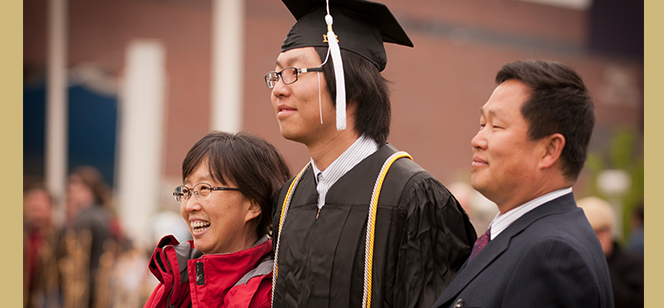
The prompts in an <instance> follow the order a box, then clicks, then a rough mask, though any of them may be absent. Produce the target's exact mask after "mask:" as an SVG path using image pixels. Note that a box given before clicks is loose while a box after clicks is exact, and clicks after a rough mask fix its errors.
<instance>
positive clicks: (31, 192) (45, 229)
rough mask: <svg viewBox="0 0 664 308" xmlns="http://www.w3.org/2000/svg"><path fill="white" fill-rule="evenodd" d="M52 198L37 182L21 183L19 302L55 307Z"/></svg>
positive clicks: (54, 229) (55, 281)
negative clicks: (20, 299) (21, 300)
mask: <svg viewBox="0 0 664 308" xmlns="http://www.w3.org/2000/svg"><path fill="white" fill-rule="evenodd" d="M53 207H54V204H53V198H52V196H51V195H50V194H49V192H48V191H47V190H46V188H45V187H44V186H43V185H42V184H41V183H26V184H24V192H23V241H24V245H23V273H24V274H23V286H24V288H23V290H24V292H23V295H24V297H23V305H24V307H59V304H60V292H59V281H58V278H59V277H58V263H57V262H58V261H57V257H56V253H55V250H56V247H57V243H58V236H57V232H56V227H55V225H54V224H53V220H52V214H53Z"/></svg>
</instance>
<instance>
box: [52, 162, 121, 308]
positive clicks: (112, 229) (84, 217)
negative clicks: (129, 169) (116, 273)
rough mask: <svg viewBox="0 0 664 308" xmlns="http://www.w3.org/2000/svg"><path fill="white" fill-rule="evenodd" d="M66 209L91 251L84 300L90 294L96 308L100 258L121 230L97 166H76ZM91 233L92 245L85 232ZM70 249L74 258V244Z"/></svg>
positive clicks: (69, 185) (88, 250)
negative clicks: (110, 241)
mask: <svg viewBox="0 0 664 308" xmlns="http://www.w3.org/2000/svg"><path fill="white" fill-rule="evenodd" d="M66 209H67V213H66V214H67V219H68V221H67V224H68V227H69V228H70V229H71V230H74V231H76V235H77V236H78V240H79V242H80V243H82V245H83V246H82V249H83V250H84V251H86V252H88V253H89V254H88V255H87V256H88V260H89V263H88V272H87V275H86V276H87V279H88V281H89V283H88V287H87V292H86V290H83V291H82V293H83V294H84V295H83V299H82V300H83V301H85V294H86V293H87V294H88V296H87V298H88V303H89V306H90V307H92V306H93V303H94V302H95V296H96V293H97V292H96V290H95V286H96V280H97V270H98V268H99V261H100V257H101V256H102V254H103V253H104V245H109V244H106V243H107V241H108V240H114V241H115V240H117V239H118V237H119V233H120V232H119V228H118V224H117V221H116V220H115V218H114V214H113V212H112V209H111V203H110V189H109V187H108V186H107V185H106V183H105V182H104V179H103V177H102V175H101V173H100V172H99V170H98V169H97V168H95V167H93V166H78V167H75V168H74V169H72V171H71V173H70V175H69V179H68V183H67V204H66ZM88 232H89V235H90V239H89V244H87V243H86V240H85V235H83V234H84V233H88ZM65 236H66V235H65ZM88 245H89V247H88ZM107 247H110V246H107ZM67 249H68V251H67V254H69V256H70V257H72V256H71V254H72V251H71V249H70V247H67ZM73 263H74V264H72V266H77V265H81V264H80V262H78V261H74V262H73ZM74 293H76V292H74ZM74 293H72V294H74ZM71 296H73V295H70V297H71Z"/></svg>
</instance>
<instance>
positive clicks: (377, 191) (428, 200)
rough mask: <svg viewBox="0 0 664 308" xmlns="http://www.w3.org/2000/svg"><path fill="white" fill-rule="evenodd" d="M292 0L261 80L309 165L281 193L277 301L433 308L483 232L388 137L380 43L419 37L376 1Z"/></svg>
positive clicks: (281, 303) (286, 133) (388, 113)
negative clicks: (272, 65)
mask: <svg viewBox="0 0 664 308" xmlns="http://www.w3.org/2000/svg"><path fill="white" fill-rule="evenodd" d="M284 3H285V4H286V6H287V7H288V9H289V10H290V12H291V13H292V14H293V16H294V17H295V18H296V19H297V22H296V23H295V25H294V26H293V27H292V28H291V30H290V31H289V32H288V34H287V36H286V39H285V40H284V42H283V45H282V46H281V53H280V54H279V56H278V57H277V61H276V69H275V70H274V71H272V72H269V73H267V74H266V75H265V81H266V84H267V86H268V88H270V89H272V92H271V96H270V97H271V101H272V105H273V107H274V111H275V113H276V116H277V120H278V122H279V128H280V131H281V134H282V136H283V137H285V138H286V139H289V140H293V141H296V142H299V143H302V144H304V145H305V146H306V147H307V149H308V151H309V155H310V156H311V161H310V162H309V163H308V164H307V165H306V166H305V167H304V168H303V169H302V171H301V172H300V173H299V174H298V175H297V176H296V177H294V178H292V179H291V180H290V181H289V182H287V183H286V185H285V186H284V187H283V188H282V189H281V192H280V194H279V195H278V197H277V200H275V202H276V204H275V207H274V215H273V243H274V246H275V268H274V270H273V274H274V277H273V290H274V291H273V307H277V308H278V307H344V308H346V307H430V306H431V305H432V304H433V303H434V301H435V300H436V298H438V296H440V294H442V292H443V291H444V290H445V288H446V286H447V285H448V284H449V283H450V282H451V281H452V278H453V277H454V275H455V274H456V272H457V270H458V269H459V267H460V266H461V265H462V264H463V262H464V261H465V260H466V258H467V257H468V255H469V254H470V250H471V247H472V244H473V242H474V241H475V239H476V234H475V231H474V228H473V226H472V225H471V223H470V221H469V219H468V215H467V214H466V213H465V212H464V211H463V209H462V207H461V206H460V205H459V203H458V202H457V200H456V199H455V198H454V196H452V194H450V192H449V191H448V190H447V189H446V188H445V187H444V186H443V185H442V184H441V183H440V182H439V181H438V180H436V179H435V178H434V177H433V176H432V175H431V174H430V173H429V172H427V171H426V170H424V169H423V168H422V167H420V166H418V165H417V164H416V163H415V162H414V161H413V160H412V157H410V155H408V154H407V153H405V152H400V151H398V150H397V149H396V148H395V147H394V146H392V145H391V144H389V143H387V137H388V134H389V128H390V116H391V107H390V96H389V93H388V87H387V80H385V79H384V78H383V76H382V75H381V73H380V72H381V71H382V70H383V69H384V68H385V65H386V62H387V56H386V53H385V49H384V46H383V43H384V42H389V43H395V44H399V45H405V46H410V47H412V46H413V43H412V42H411V41H410V39H409V38H408V35H406V33H405V32H404V30H403V29H402V28H401V26H400V25H399V23H398V22H397V20H396V19H395V17H394V16H393V15H392V13H391V12H390V11H389V9H388V8H387V7H386V6H385V5H383V4H380V3H375V2H370V1H360V0H352V1H351V0H329V3H326V1H324V0H317V1H312V0H284Z"/></svg>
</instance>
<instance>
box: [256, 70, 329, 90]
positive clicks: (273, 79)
mask: <svg viewBox="0 0 664 308" xmlns="http://www.w3.org/2000/svg"><path fill="white" fill-rule="evenodd" d="M322 71H323V68H322V67H309V68H297V67H293V66H291V67H287V68H285V69H282V70H281V71H279V72H275V71H272V72H268V73H267V74H265V84H266V85H267V87H268V88H270V89H273V88H274V86H275V85H277V82H279V78H281V80H283V82H284V84H292V83H294V82H296V81H297V79H298V77H299V76H300V74H303V73H308V72H322Z"/></svg>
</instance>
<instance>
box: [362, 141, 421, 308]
mask: <svg viewBox="0 0 664 308" xmlns="http://www.w3.org/2000/svg"><path fill="white" fill-rule="evenodd" d="M403 157H408V158H410V160H413V157H411V156H410V154H408V153H406V152H396V153H394V154H392V156H390V157H389V158H388V159H387V160H386V161H385V163H384V164H383V168H381V170H380V173H379V174H378V178H377V179H376V184H375V185H374V191H373V194H372V195H371V204H370V205H369V217H368V218H367V235H366V244H365V252H364V254H365V256H364V296H363V297H362V308H369V307H371V287H372V278H373V250H374V231H375V230H376V210H377V209H378V196H379V195H380V190H381V188H382V187H383V181H384V180H385V176H386V175H387V171H388V170H390V167H391V166H392V163H394V162H395V161H396V160H397V159H399V158H403Z"/></svg>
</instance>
